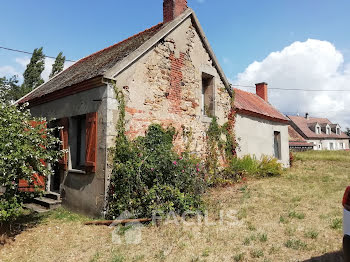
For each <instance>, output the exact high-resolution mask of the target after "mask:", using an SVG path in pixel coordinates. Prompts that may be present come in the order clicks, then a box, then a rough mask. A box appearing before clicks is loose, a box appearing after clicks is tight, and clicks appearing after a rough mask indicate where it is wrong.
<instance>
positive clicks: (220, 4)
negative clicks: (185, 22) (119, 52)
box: [0, 0, 350, 78]
mask: <svg viewBox="0 0 350 262" xmlns="http://www.w3.org/2000/svg"><path fill="white" fill-rule="evenodd" d="M34 3H35V4H34ZM189 5H190V6H191V7H192V8H193V9H194V10H195V12H196V13H197V15H198V17H199V19H200V22H201V24H202V26H203V27H204V30H205V32H206V34H207V36H208V38H209V40H210V42H211V44H212V46H213V49H214V51H215V52H216V54H217V57H218V59H219V60H220V62H221V64H222V66H223V67H224V69H225V72H226V74H227V75H228V77H230V78H234V77H235V75H236V74H237V73H239V72H243V71H244V69H245V68H246V67H247V66H248V65H249V64H250V63H252V62H253V61H255V60H258V61H260V60H262V59H263V58H264V57H266V56H267V55H268V54H269V53H270V52H272V51H276V50H280V49H282V48H283V47H285V46H288V45H289V44H291V43H293V42H294V41H297V40H299V41H305V40H307V39H308V38H315V39H320V40H327V41H330V42H331V43H333V44H334V45H335V46H336V47H337V49H339V50H341V51H343V54H344V56H345V58H346V59H348V58H350V50H349V49H350V34H349V33H348V32H349V27H348V26H349V24H350V16H349V15H348V10H350V1H347V0H335V1H330V0H327V1H326V0H303V1H302V0H265V1H261V0H254V1H253V0H248V1H247V0H244V1H243V0H241V1H232V0H201V1H199V0H189ZM1 10H2V12H1V13H2V15H1V16H0V24H1V25H2V26H1V29H2V30H1V37H0V44H1V46H5V47H12V48H17V49H22V50H29V51H31V50H33V49H34V48H35V47H40V46H43V47H44V51H45V53H46V54H47V55H52V56H56V54H57V53H58V52H59V51H63V52H64V54H65V55H66V57H67V58H69V59H72V60H77V59H79V58H82V57H84V56H86V55H88V54H90V53H92V52H95V51H97V50H99V49H102V48H104V47H106V46H109V45H111V44H113V43H116V42H118V41H120V40H123V39H125V38H127V37H128V36H130V35H132V34H134V33H137V32H139V31H142V30H144V29H145V28H148V27H150V26H152V25H154V24H157V23H158V22H160V21H161V20H162V0H151V1H144V0H135V1H116V0H113V1H107V0H100V1H98V2H97V1H91V0H85V1H80V0H74V1H72V0H70V1H67V0H60V1H44V0H37V1H23V0H11V1H6V0H4V1H2V5H1ZM14 14H15V15H14ZM19 56H21V55H20V54H16V53H10V52H8V51H0V66H4V65H8V64H13V65H14V63H13V62H14V59H15V58H16V57H19Z"/></svg>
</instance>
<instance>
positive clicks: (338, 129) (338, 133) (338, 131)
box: [337, 127, 340, 135]
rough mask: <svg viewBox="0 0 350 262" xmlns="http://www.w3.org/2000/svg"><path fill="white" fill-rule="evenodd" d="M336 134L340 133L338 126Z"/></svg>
mask: <svg viewBox="0 0 350 262" xmlns="http://www.w3.org/2000/svg"><path fill="white" fill-rule="evenodd" d="M337 135H340V128H339V127H337Z"/></svg>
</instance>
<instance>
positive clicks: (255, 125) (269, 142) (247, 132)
mask: <svg viewBox="0 0 350 262" xmlns="http://www.w3.org/2000/svg"><path fill="white" fill-rule="evenodd" d="M235 131H236V136H237V139H238V145H239V148H238V151H237V155H238V156H239V157H242V156H245V155H253V156H255V157H256V158H257V159H261V157H263V156H264V155H265V156H274V132H275V131H277V132H280V133H281V141H282V143H281V157H280V159H279V160H280V162H281V163H282V164H283V165H284V166H285V167H289V144H288V125H283V124H281V123H278V122H273V121H269V120H266V119H261V118H258V117H253V116H248V115H241V114H239V113H238V114H237V117H236V125H235Z"/></svg>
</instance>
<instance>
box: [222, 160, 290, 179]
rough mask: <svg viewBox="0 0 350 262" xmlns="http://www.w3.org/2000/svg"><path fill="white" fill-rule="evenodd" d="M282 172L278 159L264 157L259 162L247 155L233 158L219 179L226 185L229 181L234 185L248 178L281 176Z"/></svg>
mask: <svg viewBox="0 0 350 262" xmlns="http://www.w3.org/2000/svg"><path fill="white" fill-rule="evenodd" d="M282 172H283V168H282V165H281V164H280V163H279V162H278V160H277V159H276V158H272V157H268V156H263V157H262V158H261V160H260V161H259V160H257V159H256V158H255V157H252V156H249V155H246V156H244V157H242V158H238V157H234V158H232V159H231V160H230V162H229V163H228V165H227V167H226V168H225V169H224V170H222V172H221V173H220V174H218V177H219V178H220V179H221V180H222V181H226V183H227V181H231V182H232V183H234V182H237V181H239V180H241V179H244V177H246V176H256V177H270V176H279V175H281V174H282ZM217 181H219V179H218V180H217Z"/></svg>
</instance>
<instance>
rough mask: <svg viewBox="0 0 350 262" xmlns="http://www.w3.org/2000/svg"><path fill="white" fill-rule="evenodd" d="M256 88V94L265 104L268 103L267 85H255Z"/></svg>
mask: <svg viewBox="0 0 350 262" xmlns="http://www.w3.org/2000/svg"><path fill="white" fill-rule="evenodd" d="M255 86H256V94H257V95H258V96H260V97H261V98H262V99H264V100H265V101H266V102H268V99H267V83H265V82H262V83H259V84H255Z"/></svg>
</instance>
